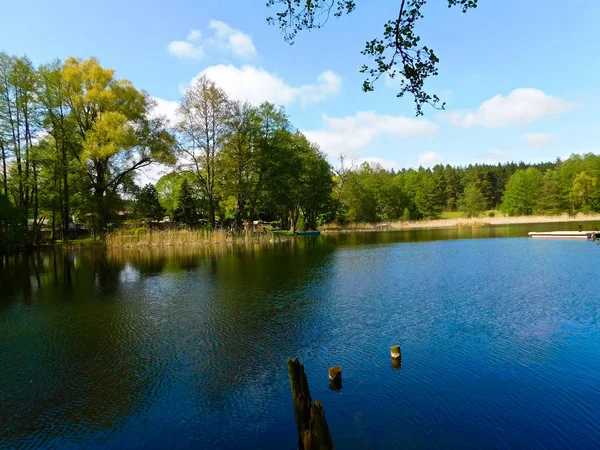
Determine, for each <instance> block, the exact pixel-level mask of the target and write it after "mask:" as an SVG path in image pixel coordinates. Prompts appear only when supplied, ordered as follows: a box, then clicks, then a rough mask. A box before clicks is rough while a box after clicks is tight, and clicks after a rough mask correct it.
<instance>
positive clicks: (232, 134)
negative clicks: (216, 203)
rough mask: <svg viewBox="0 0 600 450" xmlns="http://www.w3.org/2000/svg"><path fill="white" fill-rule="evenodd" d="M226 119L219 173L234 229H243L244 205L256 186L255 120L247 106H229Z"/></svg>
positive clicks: (236, 104) (244, 104) (246, 210)
mask: <svg viewBox="0 0 600 450" xmlns="http://www.w3.org/2000/svg"><path fill="white" fill-rule="evenodd" d="M229 110H230V111H229V115H228V119H227V125H228V132H227V134H226V136H225V140H224V145H223V150H222V151H221V154H220V157H219V168H220V170H219V172H220V173H221V175H222V179H223V183H222V184H221V191H222V193H223V196H224V197H226V198H227V197H231V198H233V201H234V204H235V217H234V222H235V227H236V228H237V229H238V230H239V229H241V228H242V225H243V223H242V222H243V220H244V219H246V218H247V215H248V208H247V202H248V200H249V199H250V198H251V197H252V193H253V191H254V189H253V185H254V184H255V183H256V182H257V176H258V171H259V167H258V156H259V150H258V149H257V146H256V141H257V132H258V118H257V116H256V111H255V110H254V109H253V108H252V107H251V106H250V104H248V103H242V102H230V103H229Z"/></svg>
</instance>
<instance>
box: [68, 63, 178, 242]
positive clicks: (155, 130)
mask: <svg viewBox="0 0 600 450" xmlns="http://www.w3.org/2000/svg"><path fill="white" fill-rule="evenodd" d="M62 76H63V79H64V85H65V92H66V104H67V107H68V108H69V111H70V114H71V115H72V118H73V120H74V122H75V124H76V126H77V131H78V134H79V136H78V138H79V139H78V149H77V160H78V161H79V163H80V164H81V166H82V167H84V169H85V173H86V175H87V176H88V178H89V180H90V183H91V186H92V190H93V199H94V209H95V215H96V220H95V224H94V225H95V227H94V228H95V230H96V232H97V233H98V234H101V235H102V234H104V233H105V232H106V230H107V226H108V218H109V214H110V209H109V204H108V201H107V199H108V198H109V197H110V196H111V195H114V193H115V192H116V191H117V190H118V189H119V188H120V187H121V186H122V185H123V183H124V182H125V181H126V180H127V177H128V176H130V175H131V174H132V173H133V172H134V171H135V170H137V169H140V168H142V167H145V166H147V165H149V164H151V163H153V162H155V161H158V162H165V163H173V162H174V156H173V150H174V140H173V137H172V136H171V134H170V133H169V132H167V130H166V128H165V124H164V123H163V122H162V121H161V119H160V118H152V117H151V111H152V108H153V103H152V101H151V99H150V97H149V96H148V95H147V94H146V93H144V92H142V91H139V90H137V89H136V88H135V87H134V86H133V85H132V84H131V83H130V82H129V81H127V80H121V79H117V78H116V77H115V75H114V71H113V70H110V69H105V68H103V67H102V66H100V64H99V63H98V61H97V60H96V59H94V58H91V59H88V60H86V61H83V60H81V59H77V58H69V59H68V60H67V61H66V62H65V64H64V67H63V71H62Z"/></svg>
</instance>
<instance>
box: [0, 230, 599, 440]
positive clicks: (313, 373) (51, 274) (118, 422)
mask: <svg viewBox="0 0 600 450" xmlns="http://www.w3.org/2000/svg"><path fill="white" fill-rule="evenodd" d="M598 227H600V224H599V223H593V224H587V225H586V226H584V228H589V229H593V228H598ZM569 228H570V229H577V224H549V225H548V224H545V225H544V224H535V225H518V226H500V227H482V228H473V229H471V228H465V229H456V228H455V229H446V230H417V231H402V232H382V233H353V234H345V235H344V234H339V235H332V236H320V237H318V238H297V239H296V240H295V241H293V242H285V243H280V244H278V245H270V246H263V247H259V246H256V247H252V248H250V249H244V250H236V249H220V250H219V249H216V250H212V251H210V250H206V249H193V248H192V249H177V248H170V249H165V250H130V251H125V250H123V251H108V252H98V251H72V252H61V251H58V250H57V251H45V252H41V253H39V254H29V255H25V256H23V255H22V256H19V257H14V256H11V257H3V258H0V259H1V260H2V263H1V265H0V380H1V381H0V405H1V406H0V448H34V449H36V448H40V449H41V448H44V449H46V448H55V447H60V448H82V447H84V448H114V449H121V448H136V447H137V448H156V449H164V448H186V449H188V448H215V449H216V448H218V449H233V448H236V449H237V448H241V449H258V448H260V449H294V448H296V445H297V432H296V425H295V419H294V410H293V405H292V398H291V393H290V383H289V379H288V373H287V367H286V359H287V358H288V357H295V356H297V357H299V358H300V360H301V361H302V362H303V363H304V365H305V369H306V373H307V376H308V382H309V385H310V389H311V394H312V398H313V399H314V400H317V399H318V400H321V401H322V402H323V404H324V408H325V414H326V417H327V421H328V423H329V427H330V429H331V433H332V436H333V439H334V442H335V444H336V447H337V448H338V449H347V448H348V449H371V448H373V449H375V448H377V449H388V448H396V447H398V448H400V447H402V448H436V447H439V448H468V447H471V448H473V447H478V448H486V447H487V448H524V447H545V448H567V447H569V448H593V447H596V446H597V445H598V442H600V421H599V419H598V418H599V417H600V375H599V374H600V345H599V342H600V301H599V298H600V295H599V292H600V277H599V269H600V247H598V246H597V245H595V244H594V243H593V242H591V241H571V240H536V239H528V238H525V237H524V236H526V232H527V231H547V230H551V229H552V230H554V229H557V230H558V229H569ZM498 237H505V238H504V239H497V238H498ZM506 237H510V238H506ZM459 238H460V239H459ZM467 238H477V239H467ZM394 344H400V345H401V346H402V356H403V358H402V364H401V367H400V368H399V367H397V366H395V365H393V364H392V361H391V359H390V354H389V347H390V346H391V345H394ZM334 365H340V366H341V367H342V370H343V387H342V389H341V390H338V391H336V390H332V389H330V388H329V382H328V379H327V369H328V368H329V367H331V366H334Z"/></svg>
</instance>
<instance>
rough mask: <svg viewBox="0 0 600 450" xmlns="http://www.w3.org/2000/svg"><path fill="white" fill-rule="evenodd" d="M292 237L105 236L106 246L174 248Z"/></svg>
mask: <svg viewBox="0 0 600 450" xmlns="http://www.w3.org/2000/svg"><path fill="white" fill-rule="evenodd" d="M289 239H290V237H289V236H285V235H275V234H273V233H248V232H239V233H236V232H231V231H225V230H206V229H199V230H194V229H169V230H146V229H136V230H131V229H129V230H117V231H115V232H113V233H111V234H109V235H108V236H107V237H106V246H107V247H121V248H135V247H172V246H213V245H248V244H261V243H277V242H279V241H287V240H289Z"/></svg>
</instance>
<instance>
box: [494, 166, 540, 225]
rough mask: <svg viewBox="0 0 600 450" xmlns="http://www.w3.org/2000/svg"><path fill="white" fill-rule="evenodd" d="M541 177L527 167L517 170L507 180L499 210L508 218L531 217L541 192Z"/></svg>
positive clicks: (538, 173) (533, 169)
mask: <svg viewBox="0 0 600 450" xmlns="http://www.w3.org/2000/svg"><path fill="white" fill-rule="evenodd" d="M542 185H543V177H542V174H541V173H540V171H539V170H537V169H535V168H533V167H529V168H528V169H526V170H523V169H519V170H517V171H516V172H515V173H514V174H513V175H512V176H511V177H510V179H509V180H508V183H507V185H506V190H505V192H504V196H503V197H502V206H501V209H502V211H503V212H504V213H505V214H508V215H509V216H519V215H531V214H533V213H534V211H535V210H536V208H537V205H538V201H539V197H540V194H541V192H542Z"/></svg>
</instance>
